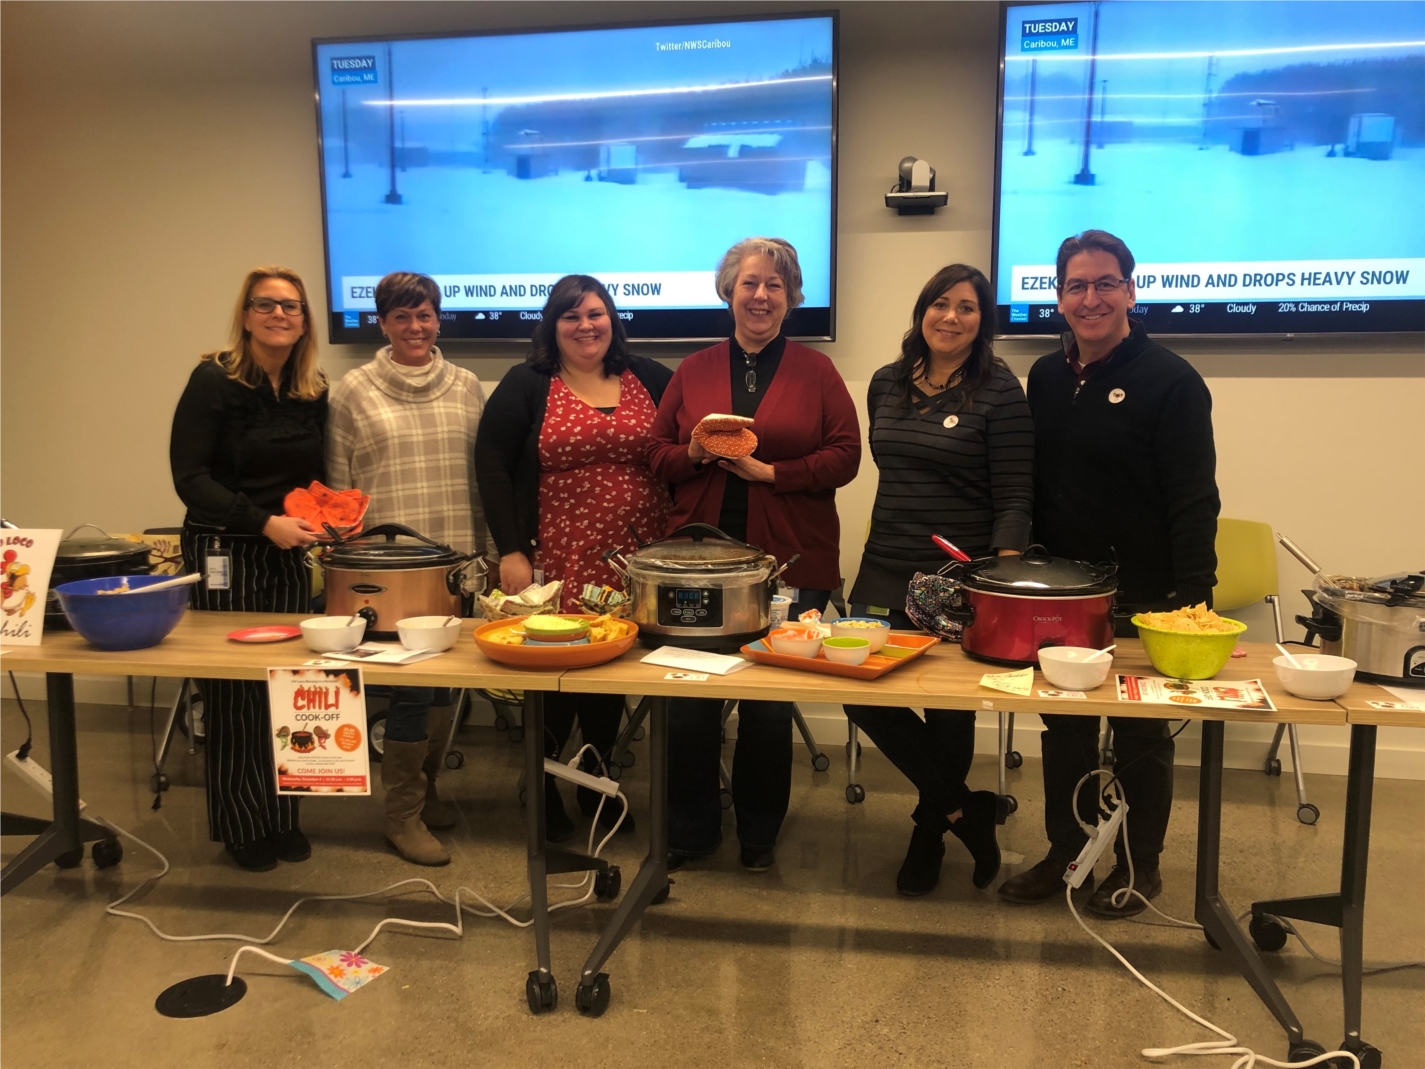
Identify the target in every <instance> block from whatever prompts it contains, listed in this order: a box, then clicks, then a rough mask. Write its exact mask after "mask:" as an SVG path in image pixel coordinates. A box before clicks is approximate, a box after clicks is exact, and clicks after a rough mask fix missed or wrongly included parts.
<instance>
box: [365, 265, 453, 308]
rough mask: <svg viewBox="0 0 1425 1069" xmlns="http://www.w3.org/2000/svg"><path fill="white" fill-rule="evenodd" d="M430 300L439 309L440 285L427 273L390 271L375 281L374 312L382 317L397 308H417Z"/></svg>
mask: <svg viewBox="0 0 1425 1069" xmlns="http://www.w3.org/2000/svg"><path fill="white" fill-rule="evenodd" d="M426 301H430V306H431V307H432V308H434V309H435V310H436V311H437V312H439V311H440V287H439V286H437V285H436V284H435V279H433V278H431V277H430V276H429V275H418V274H416V273H415V272H414V271H392V272H391V273H390V274H389V275H387V276H386V277H385V278H383V279H382V280H381V281H380V282H378V283H376V314H377V315H378V316H380V317H381V318H382V319H385V318H386V317H387V316H388V315H390V314H391V313H392V312H394V311H395V310H396V309H397V308H419V307H420V306H421V305H423V304H425V303H426Z"/></svg>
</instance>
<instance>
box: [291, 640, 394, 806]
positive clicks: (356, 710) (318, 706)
mask: <svg viewBox="0 0 1425 1069" xmlns="http://www.w3.org/2000/svg"><path fill="white" fill-rule="evenodd" d="M267 695H268V703H269V705H270V706H271V709H272V721H271V731H272V757H273V761H274V763H275V764H276V767H277V793H278V794H370V793H371V763H370V760H369V758H368V755H367V751H366V745H367V740H366V688H365V687H364V686H363V685H362V681H361V669H360V668H314V667H301V668H269V669H268V670H267Z"/></svg>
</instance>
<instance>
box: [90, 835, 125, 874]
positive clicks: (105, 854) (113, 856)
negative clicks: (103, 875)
mask: <svg viewBox="0 0 1425 1069" xmlns="http://www.w3.org/2000/svg"><path fill="white" fill-rule="evenodd" d="M93 857H94V864H95V865H96V866H97V867H98V868H101V869H111V868H113V867H114V866H115V865H117V864H118V863H119V862H120V861H122V860H124V844H123V843H121V842H119V840H118V839H100V840H99V841H98V842H97V843H95V844H94V850H93Z"/></svg>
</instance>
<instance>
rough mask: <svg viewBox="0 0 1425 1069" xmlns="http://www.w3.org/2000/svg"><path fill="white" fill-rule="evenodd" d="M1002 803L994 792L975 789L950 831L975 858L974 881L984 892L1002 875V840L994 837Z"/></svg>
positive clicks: (972, 877)
mask: <svg viewBox="0 0 1425 1069" xmlns="http://www.w3.org/2000/svg"><path fill="white" fill-rule="evenodd" d="M1003 804H1004V803H1003V802H1002V801H1001V799H1000V797H999V795H997V794H995V793H994V791H975V792H974V793H973V794H971V795H970V798H969V801H967V802H966V803H965V807H964V813H963V815H962V816H961V817H960V819H959V820H957V821H955V823H954V824H951V825H950V834H951V835H953V836H955V838H957V839H959V840H960V841H961V842H962V843H964V844H965V849H966V850H968V851H970V856H971V857H973V858H974V859H975V871H974V874H973V875H972V876H971V880H972V881H973V882H974V884H975V886H976V887H978V888H979V889H980V890H981V891H983V890H984V889H985V888H986V887H988V886H989V885H990V884H992V883H994V882H995V877H996V876H998V875H999V864H1000V856H999V842H998V841H997V840H996V839H995V825H996V823H997V822H998V820H999V809H1000V807H1001V806H1002V805H1003Z"/></svg>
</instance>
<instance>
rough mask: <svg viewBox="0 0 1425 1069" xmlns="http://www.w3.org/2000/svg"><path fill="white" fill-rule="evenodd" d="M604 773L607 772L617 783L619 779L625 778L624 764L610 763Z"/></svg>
mask: <svg viewBox="0 0 1425 1069" xmlns="http://www.w3.org/2000/svg"><path fill="white" fill-rule="evenodd" d="M604 774H605V775H606V776H608V777H609V779H611V780H613V781H614V782H615V783H617V782H618V781H619V780H621V779H622V778H623V766H622V765H609V767H608V768H607V769H606V770H605V773H604Z"/></svg>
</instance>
